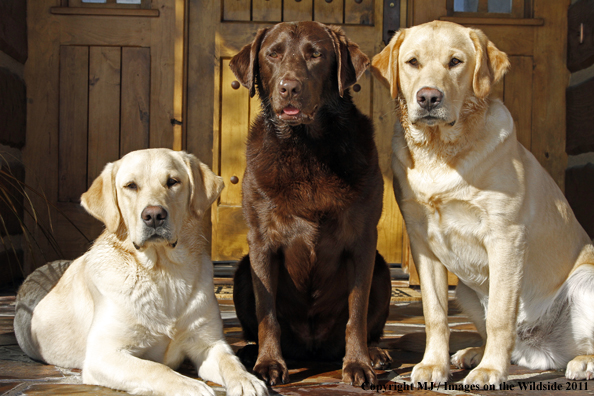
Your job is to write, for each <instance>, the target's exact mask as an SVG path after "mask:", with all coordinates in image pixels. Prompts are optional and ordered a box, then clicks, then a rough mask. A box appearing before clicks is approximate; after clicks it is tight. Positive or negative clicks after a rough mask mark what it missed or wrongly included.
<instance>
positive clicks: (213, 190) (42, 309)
mask: <svg viewBox="0 0 594 396" xmlns="http://www.w3.org/2000/svg"><path fill="white" fill-rule="evenodd" d="M222 188H223V181H222V179H221V178H220V177H218V176H215V175H214V173H212V171H211V170H210V169H209V168H208V167H207V166H206V165H204V164H202V163H201V162H200V161H198V160H197V159H196V157H194V156H193V155H191V154H187V153H184V152H175V151H172V150H168V149H150V150H141V151H135V152H132V153H130V154H128V155H126V156H124V157H123V158H122V159H121V160H119V161H116V162H114V163H110V164H107V166H106V167H105V169H104V170H103V173H101V175H100V176H99V177H98V178H97V179H96V180H95V181H94V182H93V184H92V186H91V188H90V189H89V191H87V192H86V193H84V194H83V195H82V198H81V200H82V205H83V206H84V207H85V209H86V210H87V211H88V212H89V213H91V214H92V215H93V216H95V217H96V218H98V219H99V220H101V221H102V222H103V223H105V226H106V229H105V231H104V232H103V234H101V236H99V238H98V239H97V240H96V241H95V243H94V244H93V246H92V247H91V249H90V250H89V251H88V252H87V253H86V254H85V255H83V256H82V257H80V258H78V259H76V260H74V261H73V262H72V264H70V266H68V265H67V262H54V263H50V264H47V265H45V266H44V267H41V268H39V269H38V270H36V271H35V272H34V273H33V274H31V275H30V276H29V277H28V278H27V280H26V281H25V283H24V284H23V286H22V287H21V289H20V290H19V293H18V296H17V307H16V316H15V323H14V324H15V333H16V336H17V340H18V342H19V345H20V346H21V348H22V349H23V351H25V352H26V353H27V354H28V355H29V356H31V357H32V358H34V359H38V360H42V361H44V362H47V363H50V364H55V365H58V366H63V367H78V368H82V379H83V382H84V383H85V384H94V385H103V386H107V387H110V388H115V389H120V390H125V391H128V392H130V393H134V394H150V395H184V396H185V395H214V392H213V390H212V389H211V388H210V387H208V386H207V385H206V384H204V383H203V382H201V381H198V380H195V379H191V378H189V377H185V376H183V375H181V374H178V373H177V372H175V371H173V370H172V368H176V367H177V366H179V365H180V364H181V362H182V360H183V359H184V358H189V359H191V360H192V362H193V363H194V364H195V365H196V368H197V371H198V374H199V376H200V377H201V378H203V379H205V380H210V381H213V382H216V383H219V384H223V385H224V386H225V387H226V388H227V394H228V395H259V396H261V395H266V394H267V390H266V387H265V386H264V384H263V382H261V381H259V380H258V379H256V378H255V377H254V376H253V375H251V374H249V373H247V372H246V370H245V368H244V367H243V365H242V364H241V363H240V362H239V360H238V358H237V357H235V355H234V354H233V351H232V350H231V348H230V347H229V345H228V344H227V342H226V341H225V338H224V335H223V326H222V321H221V316H220V313H219V307H218V304H217V301H216V298H215V295H214V287H213V267H212V263H211V261H210V259H209V256H208V254H207V252H206V251H205V246H206V241H205V239H204V237H203V236H202V235H201V234H200V232H199V230H200V229H201V226H200V219H201V218H202V215H203V214H204V212H205V211H206V210H207V209H208V207H209V206H210V204H211V203H212V202H213V201H214V200H215V199H216V198H217V197H218V195H219V193H220V191H221V189H222Z"/></svg>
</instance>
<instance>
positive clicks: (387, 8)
mask: <svg viewBox="0 0 594 396" xmlns="http://www.w3.org/2000/svg"><path fill="white" fill-rule="evenodd" d="M400 1H401V0H384V26H383V30H382V39H383V40H384V44H385V45H388V43H389V42H390V39H391V38H392V36H393V35H394V33H396V32H397V31H398V29H400Z"/></svg>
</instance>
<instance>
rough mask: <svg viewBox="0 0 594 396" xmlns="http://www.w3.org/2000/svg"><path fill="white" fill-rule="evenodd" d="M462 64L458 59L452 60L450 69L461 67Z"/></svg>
mask: <svg viewBox="0 0 594 396" xmlns="http://www.w3.org/2000/svg"><path fill="white" fill-rule="evenodd" d="M460 63H462V61H461V60H460V59H458V58H452V60H451V61H450V67H454V66H457V65H459V64H460Z"/></svg>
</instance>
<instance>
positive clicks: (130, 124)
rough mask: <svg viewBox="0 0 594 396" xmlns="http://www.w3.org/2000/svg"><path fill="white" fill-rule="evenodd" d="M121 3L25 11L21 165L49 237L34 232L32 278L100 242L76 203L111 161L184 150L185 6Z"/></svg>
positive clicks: (46, 5)
mask: <svg viewBox="0 0 594 396" xmlns="http://www.w3.org/2000/svg"><path fill="white" fill-rule="evenodd" d="M129 2H130V1H128V3H129ZM119 3H120V1H118V2H116V0H105V4H97V3H89V2H88V0H70V1H67V0H62V1H61V0H36V1H29V2H28V26H29V59H28V61H27V64H26V67H25V80H26V83H27V96H28V117H27V145H26V148H25V150H24V155H23V157H24V160H25V166H26V172H27V184H28V185H30V186H31V187H32V188H33V189H34V190H35V191H37V192H39V194H40V195H39V196H38V195H35V193H32V194H31V198H32V206H33V208H35V211H36V213H37V217H38V219H39V222H40V223H41V224H42V225H43V229H41V228H36V227H35V226H34V225H33V224H30V228H31V230H32V231H33V234H34V236H35V239H36V240H37V241H38V243H39V246H35V244H33V245H32V247H33V248H34V249H33V250H34V251H35V254H34V256H32V257H30V258H29V260H28V261H27V267H28V268H26V271H27V272H29V271H31V270H32V269H34V268H35V267H37V266H39V265H41V264H43V263H44V262H46V261H48V260H51V259H55V258H58V257H63V258H75V257H77V256H79V255H80V254H82V253H83V252H84V251H85V250H86V249H87V248H88V245H89V241H92V240H93V239H94V238H95V237H96V236H97V235H98V234H99V233H100V231H101V230H102V228H103V225H102V224H101V223H100V222H99V221H97V220H95V219H93V218H92V217H91V216H90V215H88V214H87V213H86V212H85V211H84V209H82V207H81V206H80V196H81V194H82V193H83V192H84V191H86V189H87V188H88V187H89V186H90V184H91V183H92V181H93V180H94V178H95V177H96V176H97V175H99V173H100V172H101V170H102V169H103V167H104V166H105V164H106V163H107V162H110V161H114V160H117V159H118V158H120V157H121V156H123V155H124V154H126V153H128V152H130V151H133V150H137V149H142V148H148V147H168V148H176V149H181V148H182V129H181V126H180V123H181V121H182V114H181V113H182V103H183V97H182V96H183V95H182V92H183V71H184V69H183V59H184V57H183V55H184V53H183V48H184V43H183V37H184V36H183V31H184V28H183V27H184V8H185V7H184V4H185V2H184V0H152V1H150V0H138V3H139V4H137V5H134V4H132V5H130V4H119ZM44 234H46V235H48V234H49V235H50V239H52V240H53V241H55V242H57V246H54V248H52V247H51V246H50V245H51V244H52V243H51V242H46V240H47V239H46V235H44Z"/></svg>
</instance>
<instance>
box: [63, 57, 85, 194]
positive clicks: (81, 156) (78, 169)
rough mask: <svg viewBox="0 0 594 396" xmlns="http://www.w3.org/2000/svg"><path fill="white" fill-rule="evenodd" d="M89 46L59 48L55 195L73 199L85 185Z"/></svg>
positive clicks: (82, 190) (83, 189)
mask: <svg viewBox="0 0 594 396" xmlns="http://www.w3.org/2000/svg"><path fill="white" fill-rule="evenodd" d="M88 81H89V48H88V47H78V46H72V47H70V46H63V47H61V50H60V96H59V100H60V131H59V142H60V143H59V144H60V146H59V147H60V148H59V158H58V161H59V173H58V180H59V182H58V183H59V184H58V197H59V201H60V202H76V201H78V199H79V198H80V194H81V193H82V192H84V191H85V188H86V187H87V134H86V132H87V125H88V118H87V110H88V92H89V88H88Z"/></svg>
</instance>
